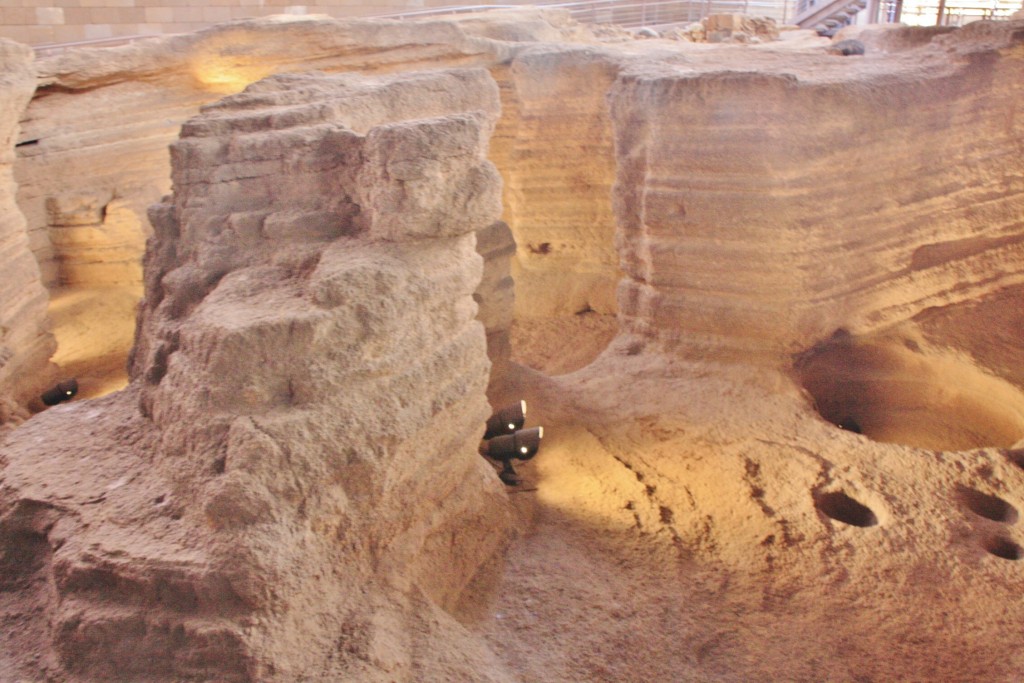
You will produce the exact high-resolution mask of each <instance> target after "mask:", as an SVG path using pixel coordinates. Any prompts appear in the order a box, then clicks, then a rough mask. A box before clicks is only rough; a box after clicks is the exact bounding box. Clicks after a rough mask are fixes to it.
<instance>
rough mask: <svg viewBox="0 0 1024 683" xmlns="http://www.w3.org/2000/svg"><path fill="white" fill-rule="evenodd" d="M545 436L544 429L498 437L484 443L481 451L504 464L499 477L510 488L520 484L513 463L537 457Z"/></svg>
mask: <svg viewBox="0 0 1024 683" xmlns="http://www.w3.org/2000/svg"><path fill="white" fill-rule="evenodd" d="M543 436H544V428H543V427H534V428H533V429H523V430H520V431H517V432H514V433H512V434H504V435H502V436H496V437H494V438H493V439H491V440H490V441H487V442H486V443H484V445H483V447H482V449H481V450H482V452H483V454H484V455H486V456H487V457H488V458H491V459H492V460H498V461H500V462H501V463H502V468H501V472H500V473H499V474H498V477H499V478H500V479H501V480H502V481H503V482H505V483H506V484H508V485H509V486H515V485H516V484H518V483H519V477H518V475H516V470H515V468H514V467H512V461H513V460H529V459H530V458H532V457H533V456H535V455H537V451H538V450H539V449H540V440H541V438H543Z"/></svg>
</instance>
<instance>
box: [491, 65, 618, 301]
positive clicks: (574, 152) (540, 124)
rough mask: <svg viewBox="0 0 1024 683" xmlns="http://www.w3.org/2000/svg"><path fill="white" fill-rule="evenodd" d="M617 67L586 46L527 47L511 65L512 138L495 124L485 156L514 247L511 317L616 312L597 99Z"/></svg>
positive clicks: (608, 173) (602, 115) (608, 145)
mask: <svg viewBox="0 0 1024 683" xmlns="http://www.w3.org/2000/svg"><path fill="white" fill-rule="evenodd" d="M617 61H618V60H617V59H615V58H614V57H613V55H611V54H609V53H607V52H604V51H600V50H596V49H594V48H593V47H590V48H587V47H579V48H566V47H565V46H561V47H547V48H545V47H536V48H533V49H531V50H529V51H526V52H524V53H523V54H521V55H519V56H518V57H517V58H516V59H515V60H514V61H513V62H512V65H511V68H510V73H509V74H508V76H507V77H508V78H509V80H510V83H509V86H508V87H507V88H506V93H507V94H506V97H505V98H504V99H503V109H504V116H503V120H502V124H503V127H507V128H508V129H511V131H512V132H510V133H506V135H507V137H508V139H503V138H502V133H503V132H504V131H503V130H502V129H501V128H499V131H498V140H497V142H498V145H497V146H498V147H499V149H498V150H497V152H496V153H495V154H494V159H495V162H496V163H497V164H498V166H499V168H501V169H502V171H503V177H504V179H505V215H506V219H507V220H508V222H509V226H510V227H511V228H512V232H513V234H514V235H515V236H516V241H517V243H518V244H519V249H518V251H517V253H516V259H515V261H514V262H513V277H514V279H515V281H516V316H517V317H518V318H549V317H554V316H565V315H572V314H574V313H579V312H582V311H591V310H592V311H597V312H599V313H606V314H614V313H615V312H616V308H617V307H616V302H615V291H616V287H617V285H618V282H619V280H620V279H621V277H622V272H621V271H620V270H619V265H618V255H617V254H616V253H615V249H614V234H615V217H614V214H613V213H612V207H611V203H610V202H609V196H610V194H611V187H612V183H613V182H614V180H615V152H614V149H613V133H612V127H611V121H610V119H609V117H608V110H607V105H606V104H605V97H606V95H607V93H608V91H609V90H610V89H611V86H612V83H613V82H614V80H615V76H616V75H617V72H618V68H619V66H618V64H617V63H616V62H617ZM499 77H500V76H499ZM502 143H504V144H502ZM506 145H507V147H506ZM556 292H557V295H556V296H552V294H554V293H556Z"/></svg>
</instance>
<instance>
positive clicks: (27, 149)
mask: <svg viewBox="0 0 1024 683" xmlns="http://www.w3.org/2000/svg"><path fill="white" fill-rule="evenodd" d="M586 34H587V32H586V31H585V30H584V29H582V28H580V27H578V26H576V25H573V24H571V23H570V22H569V21H568V14H567V13H565V12H559V11H552V10H548V11H538V10H522V11H510V12H504V13H500V14H499V15H495V16H494V17H491V18H489V19H488V20H487V21H480V20H479V19H476V18H472V17H466V18H463V19H461V20H459V19H455V18H449V19H445V20H428V21H420V22H404V21H395V20H380V19H378V20H346V21H342V20H333V19H329V18H327V17H323V16H319V17H304V16H303V17H299V16H283V15H282V16H279V17H274V18H269V19H254V20H244V21H237V22H232V23H230V24H225V25H221V26H215V27H212V28H210V29H207V30H204V31H200V32H198V33H195V34H188V35H181V36H171V37H166V38H155V39H153V40H149V41H141V42H138V43H134V44H131V45H124V46H119V47H113V48H107V49H102V50H95V49H77V50H74V49H73V50H68V51H66V52H64V53H62V54H59V55H55V56H52V57H45V58H42V59H40V60H39V63H38V72H39V85H40V89H39V91H38V93H37V94H36V97H35V99H34V100H33V101H32V104H31V106H30V108H29V111H28V112H27V115H26V117H25V120H24V122H23V126H22V136H21V141H22V143H23V144H24V146H23V147H21V148H20V149H19V152H20V159H19V163H18V165H17V169H16V173H17V178H18V185H19V196H18V202H19V205H20V206H21V207H22V210H23V211H24V212H25V214H26V216H27V218H28V221H29V227H30V235H31V242H32V248H33V250H34V252H35V253H36V256H37V258H38V260H39V262H40V264H41V267H42V270H43V275H44V280H45V281H46V282H48V283H53V282H57V281H59V280H64V281H65V282H71V283H75V284H79V283H82V282H87V281H89V280H90V278H96V280H97V281H98V282H121V281H124V280H125V279H127V278H130V277H135V278H136V279H137V278H138V277H139V273H138V271H137V264H138V256H139V255H141V243H142V241H143V240H144V238H145V237H146V236H148V230H149V228H148V225H146V223H145V213H146V207H148V206H149V204H151V203H153V202H155V201H158V200H159V198H160V197H161V196H163V195H164V194H166V193H167V192H168V191H169V189H170V185H169V182H170V173H169V168H168V165H167V154H166V151H165V150H166V148H167V145H168V144H169V143H170V142H171V141H172V140H173V139H174V138H175V137H176V136H177V132H178V129H179V128H180V126H181V124H182V123H183V122H184V121H185V120H186V119H187V118H188V117H190V116H192V115H194V114H195V113H196V112H197V111H198V109H199V107H200V106H201V105H203V104H205V103H209V102H212V101H214V100H216V99H218V98H219V97H222V96H223V95H225V94H229V93H234V92H238V91H240V90H242V89H243V88H244V87H245V86H246V85H248V84H249V83H252V82H254V81H256V80H259V79H260V78H263V77H265V76H269V75H271V74H274V73H282V72H292V71H309V70H320V71H326V72H345V71H357V72H361V73H373V72H394V71H408V70H415V69H424V68H426V69H433V68H439V67H443V66H445V65H448V66H465V65H485V66H490V65H495V64H499V63H501V62H504V61H506V60H508V59H509V57H510V56H511V55H512V54H513V53H514V52H515V50H516V49H517V48H518V47H519V46H520V45H525V44H529V43H530V42H536V41H539V40H558V39H559V38H561V39H572V38H573V37H575V36H577V35H581V36H585V35H586ZM68 195H70V196H68ZM69 203H70V207H69V208H70V209H71V212H72V213H73V214H74V215H73V217H72V218H71V219H70V220H69V219H68V217H67V213H68V212H67V211H65V210H64V207H67V206H69ZM86 205H89V207H90V210H89V211H87V212H86V213H85V214H82V213H80V212H78V211H77V209H78V208H80V207H81V208H85V206H86ZM104 209H106V211H105V212H104ZM69 226H78V227H77V229H75V230H74V231H69V230H67V229H66V228H67V227H69ZM132 250H134V253H133V254H132V255H131V256H130V257H129V256H127V253H128V252H130V251H132ZM122 251H124V252H125V257H124V258H121V257H120V256H119V255H120V253H121V252H122ZM133 267H134V268H135V270H132V268H133Z"/></svg>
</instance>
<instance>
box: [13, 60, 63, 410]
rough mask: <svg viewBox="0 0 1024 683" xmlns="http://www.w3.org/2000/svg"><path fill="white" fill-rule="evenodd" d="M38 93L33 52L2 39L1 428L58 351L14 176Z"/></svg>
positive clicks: (36, 386)
mask: <svg viewBox="0 0 1024 683" xmlns="http://www.w3.org/2000/svg"><path fill="white" fill-rule="evenodd" d="M34 90H35V73H34V71H33V65H32V52H31V50H29V49H28V48H26V47H24V46H22V45H18V44H17V43H12V42H10V41H6V40H0V272H3V278H2V279H0V425H2V424H3V423H5V422H7V421H8V420H10V419H12V418H13V417H15V416H20V417H24V413H23V407H24V404H25V402H26V401H27V399H28V398H29V397H30V396H32V395H33V394H35V393H37V392H38V391H39V390H41V389H42V388H44V384H45V383H46V381H47V379H48V376H49V372H50V368H49V366H48V364H47V362H48V361H49V358H50V355H51V354H52V353H53V350H54V347H55V345H54V341H53V336H52V335H51V334H50V332H49V328H48V324H49V323H48V320H47V317H46V304H47V301H48V296H47V293H46V290H45V289H44V288H43V286H42V282H41V280H40V276H39V267H38V265H37V264H36V261H35V259H34V258H33V256H32V252H31V251H30V249H29V243H28V238H27V232H26V223H25V216H24V215H23V214H22V212H21V210H20V209H19V208H18V205H17V204H16V202H15V183H14V178H13V173H12V172H13V166H14V145H15V141H16V140H17V138H18V121H19V119H20V117H21V115H22V112H24V110H25V107H26V106H27V105H28V102H29V100H30V98H31V97H32V92H33V91H34ZM19 406H20V407H19Z"/></svg>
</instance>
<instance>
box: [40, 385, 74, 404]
mask: <svg viewBox="0 0 1024 683" xmlns="http://www.w3.org/2000/svg"><path fill="white" fill-rule="evenodd" d="M77 393H78V380H76V379H66V380H64V381H63V382H59V383H58V384H57V386H55V387H51V388H50V389H47V390H46V391H44V392H43V395H42V396H40V397H39V399H40V400H41V401H42V402H43V405H47V406H55V405H57V404H58V403H63V402H64V401H70V400H71V397H72V396H74V395H75V394H77Z"/></svg>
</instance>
